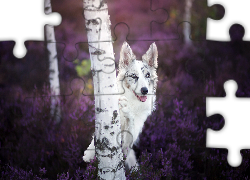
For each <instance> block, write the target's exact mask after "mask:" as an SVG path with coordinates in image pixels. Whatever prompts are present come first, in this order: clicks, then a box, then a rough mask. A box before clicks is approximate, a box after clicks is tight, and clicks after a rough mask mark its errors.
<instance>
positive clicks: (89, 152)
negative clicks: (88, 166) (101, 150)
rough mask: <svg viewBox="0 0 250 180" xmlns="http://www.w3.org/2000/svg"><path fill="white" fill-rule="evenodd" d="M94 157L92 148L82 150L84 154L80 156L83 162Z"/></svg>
mask: <svg viewBox="0 0 250 180" xmlns="http://www.w3.org/2000/svg"><path fill="white" fill-rule="evenodd" d="M94 157H95V151H94V150H86V151H84V156H83V157H82V159H83V160H84V161H85V162H90V160H92V159H94Z"/></svg>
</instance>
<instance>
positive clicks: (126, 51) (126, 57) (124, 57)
mask: <svg viewBox="0 0 250 180" xmlns="http://www.w3.org/2000/svg"><path fill="white" fill-rule="evenodd" d="M135 59H136V57H135V55H134V53H133V52H132V49H131V48H130V46H129V45H128V43H127V42H124V43H123V45H122V48H121V52H120V61H119V69H123V68H126V67H128V65H129V64H130V63H131V62H132V61H133V60H135Z"/></svg>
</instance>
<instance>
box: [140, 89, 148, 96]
mask: <svg viewBox="0 0 250 180" xmlns="http://www.w3.org/2000/svg"><path fill="white" fill-rule="evenodd" d="M141 93H142V94H143V95H145V94H147V93H148V88H146V87H143V88H141Z"/></svg>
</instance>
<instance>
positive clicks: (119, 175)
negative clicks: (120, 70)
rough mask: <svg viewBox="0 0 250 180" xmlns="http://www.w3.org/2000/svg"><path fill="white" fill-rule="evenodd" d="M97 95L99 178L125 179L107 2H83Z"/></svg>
mask: <svg viewBox="0 0 250 180" xmlns="http://www.w3.org/2000/svg"><path fill="white" fill-rule="evenodd" d="M83 6H84V17H85V25H86V31H87V37H88V44H89V54H90V59H91V70H92V75H93V83H94V94H95V115H96V120H95V155H96V158H97V160H98V169H99V170H98V178H99V179H110V180H111V179H121V180H123V179H124V180H125V179H126V178H125V171H124V161H123V153H122V149H121V134H120V131H121V128H120V115H119V107H118V96H117V95H114V94H117V93H118V90H117V84H116V70H115V58H114V52H113V45H112V43H113V42H112V37H111V30H110V25H111V22H110V19H109V15H108V6H107V2H106V1H89V0H83Z"/></svg>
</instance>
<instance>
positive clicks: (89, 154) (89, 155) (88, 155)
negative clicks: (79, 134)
mask: <svg viewBox="0 0 250 180" xmlns="http://www.w3.org/2000/svg"><path fill="white" fill-rule="evenodd" d="M94 157H95V144H94V136H92V141H91V143H90V145H89V147H88V149H87V150H86V151H84V156H83V157H82V158H83V160H84V161H85V162H90V160H92V159H94Z"/></svg>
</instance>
